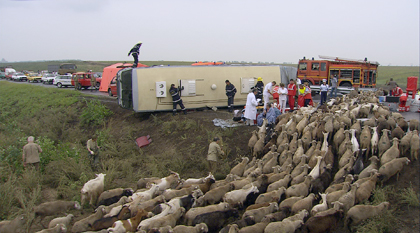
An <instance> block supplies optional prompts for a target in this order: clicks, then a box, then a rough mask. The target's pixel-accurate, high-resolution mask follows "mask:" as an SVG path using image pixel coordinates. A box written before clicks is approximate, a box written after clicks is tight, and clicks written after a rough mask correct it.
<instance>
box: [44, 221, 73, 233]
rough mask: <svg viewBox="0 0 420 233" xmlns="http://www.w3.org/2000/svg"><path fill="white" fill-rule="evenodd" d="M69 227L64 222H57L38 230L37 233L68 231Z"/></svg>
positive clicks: (64, 232) (62, 232) (63, 232)
mask: <svg viewBox="0 0 420 233" xmlns="http://www.w3.org/2000/svg"><path fill="white" fill-rule="evenodd" d="M66 232H67V227H66V225H64V224H63V223H60V224H57V225H55V226H54V227H52V228H48V229H44V230H42V231H38V232H37V233H66Z"/></svg>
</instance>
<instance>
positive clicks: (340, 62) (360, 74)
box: [297, 56, 379, 88]
mask: <svg viewBox="0 0 420 233" xmlns="http://www.w3.org/2000/svg"><path fill="white" fill-rule="evenodd" d="M319 58H320V59H323V60H314V59H313V58H312V60H309V59H306V58H305V57H303V59H300V60H299V65H298V71H297V77H298V78H300V80H302V83H303V82H305V81H308V82H310V83H309V84H311V85H320V84H321V83H322V80H323V79H327V80H328V83H329V84H331V82H330V78H331V77H333V76H334V75H337V79H338V84H337V85H338V86H341V87H349V88H350V87H352V86H353V87H375V86H376V79H377V78H378V72H377V70H378V66H379V63H378V62H373V61H368V60H367V58H365V59H364V60H352V59H345V58H338V57H327V56H319Z"/></svg>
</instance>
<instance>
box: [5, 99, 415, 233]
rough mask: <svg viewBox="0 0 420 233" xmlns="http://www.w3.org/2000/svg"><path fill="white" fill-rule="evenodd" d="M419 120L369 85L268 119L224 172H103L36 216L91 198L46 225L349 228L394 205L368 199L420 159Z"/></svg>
mask: <svg viewBox="0 0 420 233" xmlns="http://www.w3.org/2000/svg"><path fill="white" fill-rule="evenodd" d="M370 114H372V115H373V116H372V117H371V118H369V119H367V117H368V116H369V115H370ZM362 118H365V119H362ZM418 128H419V121H418V120H410V121H408V122H406V121H405V119H404V117H403V116H402V115H401V114H399V113H394V112H390V111H389V109H387V108H386V107H384V106H382V105H381V104H379V101H378V98H377V96H375V93H373V92H370V93H362V94H359V95H358V96H356V97H355V98H351V99H350V98H348V97H347V96H343V97H342V98H337V99H332V100H330V101H329V102H328V103H327V104H326V105H323V106H321V107H319V108H314V107H307V108H305V107H304V108H301V109H299V110H298V111H295V112H293V113H286V114H283V115H280V116H279V117H278V118H277V121H276V124H275V125H267V122H266V121H264V124H263V126H262V127H260V128H259V130H258V131H254V132H253V133H252V136H251V138H250V139H249V144H248V146H249V148H250V150H251V153H252V159H249V158H248V157H244V158H243V159H242V162H240V163H238V164H237V165H236V166H234V167H233V168H232V169H231V171H230V174H228V175H227V176H226V178H225V179H224V180H217V181H216V180H215V178H214V176H213V175H212V174H211V173H210V174H209V175H208V176H207V177H202V178H197V179H194V178H190V179H186V180H184V179H181V178H180V176H179V174H178V173H176V172H173V171H170V172H171V174H170V175H168V176H167V177H164V178H159V177H153V178H142V179H140V180H139V181H138V183H137V191H136V192H134V191H133V190H132V189H130V188H125V189H124V188H117V189H112V190H106V191H104V179H105V174H102V173H101V174H98V175H97V177H96V178H95V179H92V180H90V181H88V182H87V183H86V184H85V185H84V186H83V188H82V189H81V204H82V205H80V204H79V203H78V202H75V201H53V202H46V203H42V204H40V205H39V206H36V207H35V208H34V214H35V219H34V221H40V222H41V223H42V220H43V219H44V217H46V216H52V215H57V214H60V213H64V212H66V211H68V210H69V209H76V210H80V209H81V206H83V205H87V204H89V205H90V206H93V207H95V209H96V210H95V213H94V214H92V215H90V216H88V217H86V218H84V219H81V220H79V221H77V222H75V223H73V224H72V222H73V217H74V216H73V215H72V214H68V215H66V216H64V217H58V218H55V219H53V220H51V221H50V222H49V224H48V228H47V227H46V226H45V227H46V229H44V230H42V231H40V232H57V233H58V232H87V231H96V232H97V231H99V232H121V233H122V232H187V233H188V232H226V233H234V232H250V233H258V232H261V233H263V232H266V233H271V232H295V231H297V230H298V229H299V230H302V231H305V232H328V231H331V230H333V229H335V227H336V226H337V223H338V222H339V221H340V220H341V219H342V218H343V217H344V218H345V223H344V224H345V226H346V227H349V228H350V227H351V226H354V225H357V224H359V223H360V222H361V221H363V220H365V219H367V218H370V217H373V216H375V215H379V214H381V213H383V210H384V209H387V208H388V207H389V203H388V202H383V203H380V204H378V205H376V206H373V205H365V204H364V203H365V201H366V200H368V199H369V197H370V196H371V194H372V191H373V190H374V188H375V187H376V184H377V183H378V182H380V183H381V184H383V182H385V181H387V180H388V179H389V178H391V177H392V176H394V175H397V178H398V174H399V172H401V170H402V169H403V167H404V165H407V164H409V163H410V161H411V160H417V159H418V153H419V142H420V140H419V134H418ZM408 154H410V156H411V157H410V159H411V160H410V159H408V158H407V157H403V156H405V155H408ZM24 223H25V219H24V218H23V216H19V217H17V218H15V219H14V220H12V221H2V222H0V233H1V232H16V231H17V229H18V228H19V227H20V226H22V225H24Z"/></svg>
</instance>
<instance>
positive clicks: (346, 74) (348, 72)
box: [340, 69, 353, 78]
mask: <svg viewBox="0 0 420 233" xmlns="http://www.w3.org/2000/svg"><path fill="white" fill-rule="evenodd" d="M352 76H353V70H347V69H341V70H340V78H352Z"/></svg>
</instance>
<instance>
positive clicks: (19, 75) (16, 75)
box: [12, 73, 28, 82]
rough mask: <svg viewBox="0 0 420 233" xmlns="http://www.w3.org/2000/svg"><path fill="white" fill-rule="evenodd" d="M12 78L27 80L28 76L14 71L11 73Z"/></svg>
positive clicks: (14, 79)
mask: <svg viewBox="0 0 420 233" xmlns="http://www.w3.org/2000/svg"><path fill="white" fill-rule="evenodd" d="M12 80H13V81H24V82H26V81H28V77H26V75H25V74H24V73H14V74H13V75H12Z"/></svg>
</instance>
